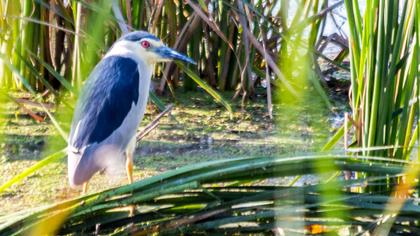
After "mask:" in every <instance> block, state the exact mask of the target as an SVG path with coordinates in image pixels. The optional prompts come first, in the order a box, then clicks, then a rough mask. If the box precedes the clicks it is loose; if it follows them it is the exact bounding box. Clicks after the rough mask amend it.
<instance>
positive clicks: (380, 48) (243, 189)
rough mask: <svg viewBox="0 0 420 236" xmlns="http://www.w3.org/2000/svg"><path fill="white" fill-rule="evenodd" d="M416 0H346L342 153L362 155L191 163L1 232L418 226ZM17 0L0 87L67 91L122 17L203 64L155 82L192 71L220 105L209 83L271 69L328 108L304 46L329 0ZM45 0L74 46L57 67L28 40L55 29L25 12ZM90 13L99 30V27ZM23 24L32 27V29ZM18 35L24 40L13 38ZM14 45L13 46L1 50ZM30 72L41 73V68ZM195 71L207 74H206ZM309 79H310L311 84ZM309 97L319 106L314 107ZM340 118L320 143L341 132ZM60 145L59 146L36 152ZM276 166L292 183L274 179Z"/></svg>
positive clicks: (279, 80) (182, 78)
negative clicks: (54, 1)
mask: <svg viewBox="0 0 420 236" xmlns="http://www.w3.org/2000/svg"><path fill="white" fill-rule="evenodd" d="M417 2H418V1H417ZM417 2H416V1H414V0H407V1H403V2H402V3H400V1H395V0H394V1H386V0H372V1H367V6H366V10H365V12H364V13H363V12H361V11H360V7H359V5H358V3H357V2H356V1H350V0H345V4H346V9H347V14H348V18H349V25H350V32H351V35H350V45H349V46H350V60H351V82H352V84H351V96H350V98H351V99H350V103H351V108H352V111H353V112H352V115H351V119H350V122H349V124H350V125H352V126H353V128H354V130H355V136H354V140H353V141H354V144H353V145H350V148H349V149H348V150H346V151H352V152H356V153H357V154H360V155H358V157H355V156H341V155H321V154H319V155H307V156H295V157H293V156H290V155H286V156H281V157H255V158H240V159H230V160H220V161H213V162H208V163H198V164H194V165H190V166H186V167H183V168H180V169H177V170H173V171H170V172H166V173H163V174H161V175H159V176H155V177H152V178H149V179H145V180H142V181H138V182H135V183H133V184H131V185H126V186H122V187H120V188H116V189H109V190H105V191H103V192H101V193H94V194H91V195H88V196H83V197H80V198H77V199H72V200H69V201H66V202H63V203H58V204H56V205H53V206H51V207H47V208H45V209H37V210H34V211H33V212H29V213H25V214H23V213H17V214H16V215H14V216H9V217H8V218H7V219H6V218H3V219H0V222H3V224H1V225H0V234H4V235H13V234H15V235H19V234H28V233H31V232H32V233H34V232H37V233H49V234H52V233H57V232H59V233H62V234H67V233H80V232H83V233H90V234H94V233H96V234H110V233H114V234H129V233H135V234H153V233H157V232H159V233H166V234H206V233H207V234H210V233H213V234H214V233H225V234H234V233H238V234H239V233H266V234H268V233H279V234H281V233H282V232H286V233H302V234H316V233H331V234H346V235H347V234H352V233H354V234H359V235H363V234H366V233H374V234H375V233H376V234H377V235H386V234H388V233H391V234H403V233H406V234H415V233H418V232H419V231H420V230H419V227H418V222H417V221H418V216H419V213H420V209H419V206H418V200H419V199H418V197H416V196H415V195H412V194H410V191H409V190H410V189H411V188H413V187H415V186H417V185H418V183H417V182H416V181H417V180H416V178H417V176H418V174H419V173H418V172H419V170H420V168H419V166H418V163H417V162H412V160H410V153H411V151H412V150H413V149H414V148H415V147H416V145H418V144H416V141H417V140H418V137H419V136H418V134H419V128H418V127H419V126H418V124H419V118H418V112H419V95H418V94H419V89H418V86H419V85H418V64H419V63H418V62H419V51H418V50H419V48H418V47H419V46H418V45H419V43H418V42H419V28H420V26H419V9H420V3H417ZM3 3H8V1H4V2H1V4H3ZM26 3H27V2H25V1H20V4H21V5H18V4H16V5H15V6H13V7H10V4H6V5H4V4H3V5H1V7H2V9H7V11H8V12H16V13H19V16H20V17H18V18H13V17H6V18H3V21H2V22H0V23H1V24H2V25H13V26H15V27H16V29H17V30H18V31H19V30H24V31H26V30H27V32H25V33H24V34H23V36H17V34H16V32H18V31H14V29H11V28H9V29H8V31H7V32H9V33H8V34H5V36H4V37H3V38H2V39H1V40H2V41H1V42H2V49H3V48H5V51H2V57H1V59H2V60H3V65H5V66H4V67H3V68H4V69H3V73H4V74H5V75H6V77H4V78H5V79H3V80H2V83H3V84H4V85H7V86H14V87H16V88H19V87H22V86H23V87H26V89H28V90H29V89H32V91H33V92H34V93H35V92H36V91H42V90H43V89H46V88H48V89H53V90H51V91H52V92H53V91H55V92H56V91H57V88H65V89H67V90H69V91H70V92H72V93H74V94H76V95H77V88H78V87H79V86H80V84H81V83H82V80H83V79H84V77H85V76H86V75H87V73H88V72H89V71H90V68H91V67H92V66H93V65H94V64H95V62H96V61H97V60H98V59H99V58H100V56H101V54H102V53H103V52H105V51H106V49H107V48H108V47H109V45H110V44H111V43H112V42H113V41H114V40H115V39H116V38H117V37H118V36H119V34H120V28H124V27H121V24H124V22H127V24H128V29H131V28H136V29H139V28H140V29H148V30H149V31H151V32H154V33H155V34H157V35H159V36H160V37H161V38H163V40H164V41H166V42H168V43H169V44H170V45H174V47H175V48H177V49H178V50H181V51H185V52H187V53H189V55H190V56H191V57H193V58H194V59H195V60H196V61H198V62H199V66H198V68H187V67H183V66H182V65H181V66H179V67H180V68H181V70H179V71H178V69H175V67H173V65H167V66H166V67H165V68H162V67H157V68H156V75H157V76H158V77H161V80H160V84H159V86H158V91H159V92H161V93H162V92H164V91H165V88H166V87H167V86H168V87H169V88H170V89H173V88H174V87H176V86H183V87H184V88H185V89H194V88H196V86H195V85H194V83H193V82H195V83H197V84H198V85H199V86H201V87H203V88H204V90H205V91H207V92H208V93H209V94H210V95H211V96H213V97H214V98H215V99H216V100H217V101H218V102H220V103H222V104H223V105H224V106H226V108H227V109H229V105H228V104H229V103H228V102H226V101H225V100H224V99H223V97H221V96H220V94H218V92H217V91H216V90H215V89H214V87H216V88H218V89H219V90H235V91H236V94H235V96H236V97H238V96H242V98H243V99H245V98H247V97H248V96H249V95H252V93H253V92H254V89H255V85H256V82H255V80H254V79H253V78H258V79H261V78H264V79H267V80H268V81H270V80H271V77H275V78H276V80H274V82H273V85H275V87H277V88H276V89H277V90H275V91H277V92H278V93H279V94H278V96H277V97H278V98H279V99H280V101H281V102H283V103H285V104H286V105H289V107H290V108H296V107H302V106H304V105H305V103H306V102H307V101H309V100H313V99H319V101H320V103H321V104H322V105H321V106H320V107H322V108H326V107H328V106H329V100H328V98H326V97H325V94H324V92H323V90H322V86H321V85H320V84H319V80H317V76H318V75H317V74H316V66H317V64H316V63H317V62H316V60H317V58H316V56H315V54H314V51H315V50H314V45H316V44H317V43H318V42H319V40H320V36H321V34H322V29H323V27H322V25H323V22H324V18H323V16H324V14H323V11H325V10H327V9H328V1H327V0H323V1H319V0H302V1H298V3H300V4H301V6H302V8H301V10H299V11H297V12H294V13H291V12H290V11H289V7H290V3H289V1H254V2H252V3H250V2H245V1H198V2H195V1H174V2H172V1H156V2H152V1H122V2H120V3H121V4H120V5H121V12H122V17H123V19H124V22H121V20H120V21H118V20H116V19H115V18H114V17H113V16H112V15H110V14H109V13H110V12H111V7H112V4H111V3H110V2H107V1H98V2H97V3H96V2H95V3H93V2H89V3H86V2H82V1H72V2H71V8H69V7H67V8H66V7H65V6H63V5H62V3H59V4H58V5H57V8H54V9H55V10H54V11H53V10H52V9H53V8H51V9H50V8H48V9H44V8H47V7H45V6H46V5H43V4H42V2H41V1H37V2H35V3H34V4H32V5H30V4H27V5H25V4H26ZM152 3H156V4H152ZM49 6H50V5H49ZM25 7H26V8H25ZM31 7H34V8H32V11H29V10H28V8H31ZM43 9H44V10H43ZM57 9H61V10H60V11H57ZM46 10H47V11H52V14H53V15H54V16H56V17H59V18H60V19H61V23H60V26H59V27H60V30H57V31H60V32H61V31H64V32H65V33H64V36H63V34H61V35H58V34H57V35H56V36H55V37H64V38H67V39H68V41H66V40H64V42H65V44H66V43H69V42H72V44H71V45H74V47H73V46H70V45H67V46H64V47H62V50H63V51H62V53H64V54H65V53H69V57H64V56H63V55H64V54H61V55H62V56H59V57H58V58H59V59H60V60H62V59H63V58H71V59H69V60H70V61H67V62H65V63H64V62H62V61H60V60H58V59H57V61H56V62H58V65H59V64H60V63H63V64H62V66H61V67H57V63H56V64H54V63H52V59H51V58H53V57H52V55H55V54H51V51H52V50H51V45H50V44H48V46H47V48H50V49H49V51H48V50H47V51H48V52H49V54H48V53H47V55H49V56H48V57H50V61H48V58H47V59H45V55H46V54H45V53H44V54H41V52H40V51H41V50H40V48H41V47H40V45H41V44H40V43H38V44H37V41H36V40H34V41H33V42H28V39H27V37H28V35H31V34H34V35H37V33H36V32H38V31H39V32H41V31H42V30H40V29H39V28H42V27H48V28H51V29H55V28H57V26H54V25H52V24H50V23H46V21H40V22H38V21H33V19H34V18H35V19H36V17H37V16H38V15H36V14H40V16H42V12H43V11H46ZM21 12H22V13H21ZM21 14H22V15H21ZM290 14H293V15H292V16H291V15H290ZM92 15H93V16H92ZM89 16H92V17H93V18H89ZM89 19H90V20H89ZM290 19H291V20H290ZM16 22H17V23H16ZM63 22H64V23H63ZM104 22H105V23H104ZM40 23H41V24H40ZM227 23H229V24H227ZM100 24H105V25H107V28H101V29H97V28H96V27H98V25H100ZM31 25H32V26H33V27H35V28H34V29H30V28H28V27H30V26H31ZM34 25H37V26H34ZM37 28H38V29H37ZM55 30H56V29H55ZM43 32H44V34H45V32H46V30H45V29H44V31H43ZM48 32H50V31H49V30H48ZM14 36H16V38H12V39H13V40H15V41H16V42H18V43H17V44H16V46H10V45H11V41H10V38H9V37H14ZM24 36H25V37H24ZM44 44H45V42H44ZM23 45H24V47H29V48H32V51H31V50H22V47H23ZM37 45H38V46H37ZM34 47H35V48H37V49H36V50H33V49H34ZM43 48H44V50H43V51H44V52H46V51H45V50H46V49H45V46H43ZM63 48H64V49H63ZM54 49H56V48H54ZM8 50H9V51H8ZM67 50H69V51H67ZM7 53H9V54H7ZM16 53H20V54H18V55H20V56H18V57H7V55H14V56H15V55H16ZM22 53H23V54H24V55H25V57H23V56H22V55H21V54H22ZM43 56H44V57H43ZM27 57H30V58H32V57H34V59H33V60H27V59H26V58H27ZM36 58H38V59H36ZM50 62H51V63H52V64H51V63H50ZM39 71H43V72H42V73H44V74H42V75H44V76H41V75H39V74H37V73H38V72H39ZM264 71H265V72H264ZM39 73H40V72H39ZM184 73H185V74H184ZM265 73H267V74H265ZM254 74H256V75H257V77H255V75H254ZM36 75H38V76H36ZM45 75H48V77H47V78H46V77H45ZM199 75H204V76H202V77H203V78H204V80H205V81H204V80H203V79H202V78H200V76H199ZM187 76H188V77H187ZM41 78H42V79H44V80H45V81H47V82H43V81H41ZM64 78H65V79H64ZM188 78H190V79H188ZM57 86H58V87H57ZM73 87H75V89H72V88H73ZM308 87H312V88H313V91H310V92H308V91H309V89H308ZM73 90H74V91H73ZM171 91H173V90H171ZM267 91H270V90H267ZM317 109H318V111H317V112H322V109H319V108H318V107H316V108H314V107H312V108H311V110H317ZM291 111H292V110H291V109H284V110H282V111H281V112H282V114H287V115H288V116H290V119H299V116H301V115H302V113H292V112H291ZM344 126H345V127H343V128H342V129H340V130H339V132H338V133H337V135H335V136H334V137H333V139H332V141H331V142H329V143H328V144H327V145H325V147H324V150H329V149H330V148H331V147H332V146H333V144H334V143H336V142H337V141H338V140H339V138H340V136H343V135H347V133H346V132H344V131H345V130H347V125H344ZM365 155H371V156H380V157H366V156H365ZM60 156H62V153H60V152H59V153H56V154H54V155H52V156H49V158H47V159H46V160H45V161H46V162H48V161H49V160H55V159H56V158H60ZM37 168H39V165H38V166H34V167H33V169H29V170H28V172H25V173H22V175H19V176H16V177H15V178H14V179H12V182H8V183H6V184H8V185H7V186H4V185H3V187H0V191H2V190H4V189H5V188H7V187H9V186H10V185H11V184H13V183H15V182H17V181H19V180H21V179H22V178H23V177H25V176H26V175H27V174H28V173H32V171H34V170H36V169H37ZM339 171H353V172H354V173H356V176H357V178H355V179H345V178H342V177H341V175H339V174H337V173H340V172H339ZM304 175H307V176H308V177H310V178H312V179H314V182H312V183H309V184H308V185H304V186H296V185H295V183H296V181H295V180H296V176H304ZM279 177H289V179H291V180H292V181H291V182H287V183H285V184H284V183H283V184H280V183H279V181H281V179H278V178H279ZM276 181H277V182H276ZM355 189H356V190H357V191H354V190H355ZM131 205H136V206H137V207H138V208H139V211H138V212H136V213H135V215H134V216H133V217H129V216H128V214H127V212H126V211H125V210H124V207H126V206H131ZM46 225H49V226H54V227H45V226H46ZM39 230H40V231H39Z"/></svg>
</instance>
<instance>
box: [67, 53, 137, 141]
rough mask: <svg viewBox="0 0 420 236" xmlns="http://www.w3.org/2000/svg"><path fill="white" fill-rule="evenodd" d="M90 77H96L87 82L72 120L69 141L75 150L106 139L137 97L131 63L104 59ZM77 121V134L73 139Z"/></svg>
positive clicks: (132, 63) (120, 58) (118, 124)
mask: <svg viewBox="0 0 420 236" xmlns="http://www.w3.org/2000/svg"><path fill="white" fill-rule="evenodd" d="M92 74H94V75H96V76H94V77H93V78H92V79H89V80H88V81H87V83H86V85H85V87H84V89H83V91H82V95H81V96H82V99H80V100H79V103H78V104H77V108H76V112H75V116H74V118H73V125H72V128H71V134H70V140H71V141H72V143H71V145H72V146H73V147H74V148H76V149H80V148H82V147H84V146H88V145H91V144H93V143H99V142H102V141H103V140H105V139H106V138H107V137H109V136H110V135H111V133H112V132H113V131H114V130H116V129H117V128H118V127H119V126H120V125H121V123H122V122H123V120H124V119H125V117H126V116H127V114H128V112H129V111H130V109H131V106H132V104H133V103H134V104H135V105H136V104H137V101H138V97H139V90H138V87H139V72H138V70H137V63H136V62H135V61H134V60H132V59H129V58H124V57H117V56H111V57H107V58H105V59H104V60H102V61H101V63H99V64H98V65H97V66H96V67H95V69H94V71H93V72H92ZM86 101H89V102H86ZM81 114H83V115H84V116H83V117H82V116H81ZM80 121H82V122H81V123H80V125H79V128H78V134H77V136H76V137H73V135H74V131H75V129H76V126H77V125H78V124H79V122H80Z"/></svg>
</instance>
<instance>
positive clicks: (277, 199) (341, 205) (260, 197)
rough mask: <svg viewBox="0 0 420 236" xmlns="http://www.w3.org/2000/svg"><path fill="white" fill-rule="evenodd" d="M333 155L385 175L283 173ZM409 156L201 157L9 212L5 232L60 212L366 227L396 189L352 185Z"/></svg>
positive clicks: (85, 224) (211, 226) (164, 222)
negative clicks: (300, 180)
mask: <svg viewBox="0 0 420 236" xmlns="http://www.w3.org/2000/svg"><path fill="white" fill-rule="evenodd" d="M315 163H318V164H316V165H318V167H315ZM331 163H333V164H334V165H335V166H336V167H337V168H339V169H340V170H346V171H355V172H357V173H375V174H380V176H381V177H375V178H373V177H371V178H367V179H358V180H344V179H338V180H337V181H336V182H328V181H325V180H323V179H322V178H316V180H312V181H311V183H309V184H308V185H305V186H287V183H283V184H281V178H280V179H278V177H282V178H284V177H288V176H289V177H293V176H295V175H309V176H312V178H315V176H319V175H321V176H322V175H325V174H332V173H333V172H331V168H330V164H331ZM404 164H408V163H407V162H402V161H396V160H392V159H386V158H374V157H366V158H353V157H347V156H337V155H308V156H295V157H289V156H281V157H256V158H234V159H230V160H220V161H211V162H206V163H198V164H193V165H189V166H185V167H182V168H180V169H177V170H172V171H169V172H166V173H163V174H161V175H158V176H154V177H152V178H149V179H145V180H142V181H138V182H136V183H133V184H131V185H126V186H122V187H119V188H116V189H109V190H106V191H104V192H100V193H95V194H91V195H88V196H83V197H80V198H78V199H73V200H69V201H66V202H62V203H59V204H56V205H54V206H51V207H48V208H46V209H40V210H36V211H34V212H28V213H25V214H22V213H20V214H17V215H15V216H14V217H13V218H12V217H8V220H6V221H7V222H6V223H4V224H3V225H2V226H1V227H0V228H1V230H0V234H1V235H15V234H16V235H18V234H27V233H30V232H33V230H38V226H39V225H40V224H41V225H44V226H46V225H47V224H48V226H49V227H43V230H44V231H42V232H43V233H53V232H54V231H49V230H51V229H55V227H54V225H51V223H54V221H55V222H57V218H58V219H60V218H61V216H66V217H65V220H64V219H63V222H64V224H63V225H61V226H59V228H57V230H58V232H59V233H60V234H68V233H74V232H84V233H86V234H92V233H97V234H116V235H120V234H127V233H136V234H150V233H153V232H159V233H165V234H179V233H187V234H198V233H201V234H202V233H217V232H224V233H227V232H229V233H256V232H266V233H269V232H271V233H273V230H274V231H276V232H277V231H284V232H286V233H287V232H289V233H290V232H300V233H309V234H310V233H314V232H316V230H320V231H321V232H324V233H325V232H329V233H333V232H335V233H345V232H347V233H345V234H350V233H356V234H357V233H358V234H363V233H364V232H367V231H370V230H372V229H374V228H380V227H381V226H382V224H383V222H385V221H386V219H387V216H381V215H380V213H381V212H382V211H383V210H384V208H385V207H386V203H387V201H388V200H390V199H392V197H390V196H389V195H388V193H387V192H370V193H356V192H354V191H352V189H355V188H365V187H366V186H369V185H377V184H381V183H382V182H381V180H382V179H383V178H386V176H389V177H390V178H392V179H395V178H397V177H400V176H402V175H403V173H402V171H403V167H404ZM319 167H322V168H321V169H322V170H323V171H322V172H319V170H320V169H319ZM321 176H319V177H321ZM251 183H252V184H251ZM256 183H257V184H256ZM321 188H323V189H325V188H330V189H334V188H335V189H338V190H339V192H340V198H337V196H330V197H331V200H330V201H328V202H325V201H321V200H320V195H319V189H321ZM132 205H135V206H136V208H137V210H138V211H136V213H135V215H134V216H132V217H129V216H128V211H127V207H128V206H132ZM324 211H329V212H331V213H333V212H337V211H346V212H347V214H346V215H345V217H344V218H343V216H342V215H339V214H331V215H330V217H328V218H325V217H324V218H320V217H321V215H323V212H324ZM419 213H420V207H419V206H418V205H417V204H416V203H415V202H414V199H411V198H409V199H408V200H407V201H406V202H405V204H404V207H403V208H402V209H401V212H400V213H399V215H398V217H397V218H396V221H395V224H394V225H393V226H392V228H391V233H400V232H402V230H404V232H406V233H410V232H411V233H414V232H418V230H419V227H418V225H417V223H416V221H417V219H418V217H419ZM58 221H59V222H61V220H58ZM59 225H60V224H59ZM351 226H359V227H360V228H355V227H353V228H352V227H351Z"/></svg>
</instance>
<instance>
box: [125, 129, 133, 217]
mask: <svg viewBox="0 0 420 236" xmlns="http://www.w3.org/2000/svg"><path fill="white" fill-rule="evenodd" d="M135 148H136V136H134V137H133V138H132V139H131V141H130V143H129V144H128V147H127V149H126V150H125V155H126V158H127V160H126V165H125V168H126V170H127V177H128V183H129V184H131V183H133V155H134V150H135ZM135 209H136V207H135V205H131V206H129V207H128V212H129V213H128V216H130V217H132V216H134V211H135Z"/></svg>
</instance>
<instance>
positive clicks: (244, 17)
mask: <svg viewBox="0 0 420 236" xmlns="http://www.w3.org/2000/svg"><path fill="white" fill-rule="evenodd" d="M64 2H66V1H54V2H48V1H44V0H36V1H31V0H29V1H28V0H19V1H9V0H7V1H2V2H1V3H0V4H1V5H0V9H1V11H2V17H1V18H0V26H1V27H2V34H1V37H0V45H1V48H2V50H1V52H2V55H3V57H2V59H3V60H4V61H5V62H4V63H2V64H1V67H2V70H1V72H2V75H3V76H1V77H0V78H1V79H0V85H2V86H8V87H14V88H21V87H23V85H24V84H26V83H27V84H29V85H31V87H32V88H33V89H34V90H36V91H40V92H43V91H45V90H47V89H48V90H49V91H50V92H51V93H57V92H58V91H59V89H60V88H65V89H66V90H71V89H72V87H71V86H70V84H71V85H73V86H76V88H78V87H79V86H80V84H81V83H82V81H83V80H84V79H86V77H87V75H88V74H89V72H90V70H91V69H92V67H93V66H94V65H95V64H96V62H97V61H98V60H99V59H100V58H101V55H103V53H105V52H106V50H107V49H108V48H109V47H110V45H111V44H112V43H113V42H114V41H115V40H116V39H117V38H118V37H119V36H120V35H121V31H120V27H118V25H124V27H126V28H127V29H128V30H134V29H141V30H147V31H149V32H152V33H154V34H156V35H157V36H159V37H160V38H161V39H162V40H163V41H164V42H165V43H167V44H169V45H170V46H173V47H175V48H176V49H177V50H179V51H183V52H186V53H188V54H190V56H191V57H192V58H193V59H194V60H196V61H197V62H198V67H197V68H195V71H194V72H195V73H196V74H198V75H199V76H200V77H202V78H204V79H205V81H206V85H205V86H212V87H214V88H217V89H218V90H221V91H224V90H235V91H236V95H235V97H238V96H242V97H244V98H246V97H248V96H252V95H253V94H254V91H255V87H256V86H257V85H258V84H259V81H261V80H263V79H265V76H264V70H265V67H264V65H265V62H264V61H265V59H267V63H268V66H269V68H270V70H269V73H270V74H273V75H274V76H275V77H277V78H278V80H279V81H280V82H281V83H286V85H287V83H288V81H287V80H284V78H283V76H282V75H281V72H280V71H279V70H278V68H277V65H276V62H277V60H278V58H279V57H278V55H279V52H280V51H284V50H283V49H282V48H283V47H287V43H286V41H285V38H284V35H289V36H290V37H294V35H296V34H301V33H302V31H303V30H305V29H307V27H308V26H310V25H311V24H312V23H313V22H315V21H317V22H319V19H320V18H322V17H320V16H317V15H316V14H317V13H318V10H319V9H320V7H319V3H318V2H319V1H318V0H316V1H314V0H311V1H304V2H302V3H301V4H305V5H306V6H307V7H308V9H310V8H313V9H314V10H315V11H306V13H305V16H304V17H305V22H302V21H301V19H303V18H300V17H301V16H299V15H300V13H299V11H298V12H297V13H299V14H297V15H296V16H295V17H294V18H293V19H294V20H293V22H290V23H289V24H283V23H284V22H285V21H287V19H282V17H284V16H282V14H284V12H285V9H288V5H289V3H287V2H282V4H277V3H276V1H274V2H272V1H253V2H243V3H242V1H233V0H224V1H207V3H204V2H200V1H199V2H198V3H197V2H195V1H118V0H113V1H69V4H68V5H64ZM323 2H324V3H326V2H327V1H323ZM112 5H114V6H119V7H120V12H121V13H122V14H121V17H122V18H120V19H117V18H116V17H114V14H113V12H114V13H115V11H112V9H111V8H112V7H111V6H112ZM279 5H281V7H280V8H279V7H278V6H279ZM315 6H316V7H315ZM114 9H115V8H114ZM286 17H287V15H286ZM279 19H281V20H279ZM260 26H263V27H262V28H261V27H260ZM260 28H261V29H260ZM294 28H299V29H298V30H291V29H294ZM315 43H316V42H315V41H313V42H310V44H308V45H303V47H308V48H313V47H314V45H315ZM264 48H265V49H264ZM265 52H267V53H265ZM6 61H7V62H6ZM7 64H11V65H13V67H14V68H15V69H16V71H17V72H19V74H20V75H21V77H22V78H24V80H25V81H22V80H21V78H20V77H19V76H18V75H16V73H13V71H14V69H11V68H10V66H7ZM16 71H15V72H16ZM156 77H157V78H159V82H158V86H156V91H157V93H159V94H163V93H164V92H165V91H166V88H167V85H169V88H171V91H172V92H173V90H172V88H174V87H179V86H183V87H184V88H185V89H187V90H188V89H195V88H196V87H197V85H194V84H193V81H194V80H190V79H189V78H188V76H186V75H183V73H182V72H180V71H179V70H178V69H177V68H176V67H175V66H174V64H172V63H170V64H168V65H166V66H162V65H159V66H158V67H157V68H156ZM200 86H203V85H200ZM286 88H289V89H290V88H291V87H290V86H286Z"/></svg>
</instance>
